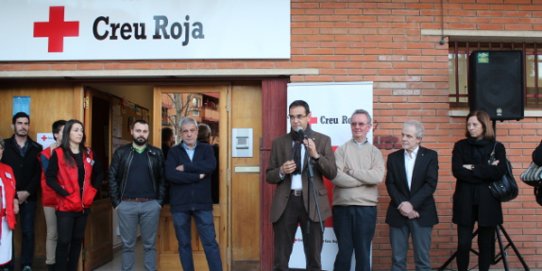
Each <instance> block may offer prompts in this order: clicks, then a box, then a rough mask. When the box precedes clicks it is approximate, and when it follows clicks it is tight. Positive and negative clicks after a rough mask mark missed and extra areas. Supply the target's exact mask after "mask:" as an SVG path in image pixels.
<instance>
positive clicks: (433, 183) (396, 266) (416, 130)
mask: <svg viewBox="0 0 542 271" xmlns="http://www.w3.org/2000/svg"><path fill="white" fill-rule="evenodd" d="M423 132H424V129H423V125H422V124H421V123H420V122H418V121H407V122H405V123H404V124H403V131H402V133H401V138H402V143H403V149H401V150H398V151H396V152H393V153H391V154H390V155H389V156H388V162H387V167H388V174H387V175H386V188H387V190H388V194H389V195H390V198H391V201H390V204H389V206H388V212H387V214H386V223H387V224H388V225H389V226H390V243H391V251H392V266H391V270H392V271H401V270H407V266H406V264H407V250H408V243H409V242H408V239H409V236H411V237H412V246H413V247H414V262H415V264H416V270H431V261H430V258H429V252H430V250H431V232H432V230H433V226H434V225H435V224H437V223H438V215H437V208H436V204H435V199H434V197H433V194H434V193H435V190H436V188H437V182H438V155H437V152H435V151H433V150H431V149H428V148H424V147H422V146H420V143H421V141H422V138H423Z"/></svg>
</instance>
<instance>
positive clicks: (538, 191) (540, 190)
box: [534, 186, 542, 206]
mask: <svg viewBox="0 0 542 271" xmlns="http://www.w3.org/2000/svg"><path fill="white" fill-rule="evenodd" d="M534 196H535V198H536V202H537V203H538V205H541V206H542V186H537V187H535V188H534Z"/></svg>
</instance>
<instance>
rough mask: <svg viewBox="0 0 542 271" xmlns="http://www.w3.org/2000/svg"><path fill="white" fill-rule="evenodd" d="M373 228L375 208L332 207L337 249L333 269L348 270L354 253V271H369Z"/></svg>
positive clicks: (374, 224)
mask: <svg viewBox="0 0 542 271" xmlns="http://www.w3.org/2000/svg"><path fill="white" fill-rule="evenodd" d="M375 228H376V207H375V206H333V230H334V231H335V236H337V245H338V247H339V251H338V252H337V256H336V258H335V263H334V268H333V269H334V270H350V265H351V263H352V253H354V254H355V256H356V271H362V270H363V271H370V270H371V242H372V240H373V237H374V234H375Z"/></svg>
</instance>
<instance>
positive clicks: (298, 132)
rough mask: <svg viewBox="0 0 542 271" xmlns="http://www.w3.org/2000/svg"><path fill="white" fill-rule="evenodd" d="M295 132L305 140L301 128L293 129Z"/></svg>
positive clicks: (305, 136)
mask: <svg viewBox="0 0 542 271" xmlns="http://www.w3.org/2000/svg"><path fill="white" fill-rule="evenodd" d="M295 132H296V133H297V134H298V135H299V136H300V137H302V138H307V135H306V134H305V132H304V131H303V127H297V128H295Z"/></svg>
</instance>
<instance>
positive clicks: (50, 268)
mask: <svg viewBox="0 0 542 271" xmlns="http://www.w3.org/2000/svg"><path fill="white" fill-rule="evenodd" d="M47 271H55V265H54V264H48V265H47Z"/></svg>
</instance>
